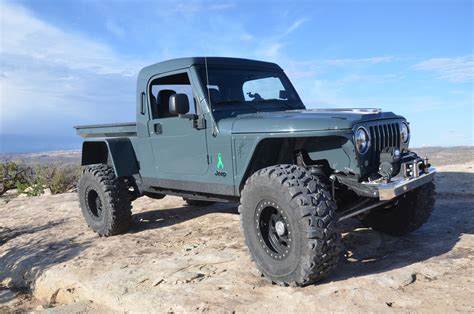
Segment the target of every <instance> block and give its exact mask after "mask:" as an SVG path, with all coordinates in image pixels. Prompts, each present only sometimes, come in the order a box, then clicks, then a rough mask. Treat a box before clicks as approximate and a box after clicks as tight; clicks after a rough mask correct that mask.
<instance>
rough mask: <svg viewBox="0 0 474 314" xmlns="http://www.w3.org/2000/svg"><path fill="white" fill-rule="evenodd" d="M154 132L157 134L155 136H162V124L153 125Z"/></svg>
mask: <svg viewBox="0 0 474 314" xmlns="http://www.w3.org/2000/svg"><path fill="white" fill-rule="evenodd" d="M153 131H154V132H155V134H161V133H163V129H162V127H161V123H155V124H153Z"/></svg>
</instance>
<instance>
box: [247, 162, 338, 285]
mask: <svg viewBox="0 0 474 314" xmlns="http://www.w3.org/2000/svg"><path fill="white" fill-rule="evenodd" d="M335 209H336V205H335V204H334V202H333V201H332V200H331V197H330V194H329V193H328V192H327V191H326V190H325V188H324V187H323V185H322V184H321V182H320V181H319V180H318V179H317V178H316V177H314V176H312V175H311V174H310V173H309V172H308V171H307V170H306V169H304V168H302V167H299V166H295V165H277V166H272V167H268V168H265V169H262V170H259V171H258V172H256V173H255V174H253V175H252V176H251V177H250V178H249V179H248V180H247V182H246V184H245V187H244V189H243V191H242V197H241V205H240V206H239V211H240V217H241V220H240V221H241V228H242V232H243V235H244V238H245V243H246V244H247V247H248V249H249V251H250V255H251V257H252V259H253V261H254V262H255V264H256V266H257V269H258V270H259V271H260V273H261V274H262V275H263V276H264V277H265V278H267V279H268V280H270V281H272V282H274V283H277V284H280V285H293V286H303V285H308V284H311V283H314V282H316V281H318V280H320V279H322V278H324V277H325V276H327V275H328V274H329V273H330V272H331V271H332V270H333V269H334V268H335V266H336V264H337V262H338V258H339V252H340V248H339V242H340V241H339V234H337V233H336V230H335V226H336V215H335Z"/></svg>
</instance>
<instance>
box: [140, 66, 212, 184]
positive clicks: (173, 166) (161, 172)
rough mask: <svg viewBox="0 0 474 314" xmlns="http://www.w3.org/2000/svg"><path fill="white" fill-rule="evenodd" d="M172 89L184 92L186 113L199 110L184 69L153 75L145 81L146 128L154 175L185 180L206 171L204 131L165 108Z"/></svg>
mask: <svg viewBox="0 0 474 314" xmlns="http://www.w3.org/2000/svg"><path fill="white" fill-rule="evenodd" d="M175 93H183V94H186V95H187V96H188V100H189V108H190V109H189V112H188V113H196V114H200V110H197V111H196V109H197V108H196V101H195V96H194V95H195V93H194V92H193V88H192V85H191V83H190V80H189V75H188V73H187V72H182V73H175V74H172V75H166V76H161V77H157V78H155V79H153V80H152V81H151V83H150V85H149V93H148V95H149V97H150V99H149V103H150V113H151V119H150V121H149V122H148V129H149V131H150V141H151V146H152V150H153V155H154V158H155V165H156V168H157V172H156V173H157V175H158V178H163V179H173V180H185V179H186V178H185V177H186V176H202V175H205V174H206V173H207V170H208V156H207V143H206V132H205V129H197V128H195V127H194V126H193V121H192V120H191V119H189V118H180V117H178V116H176V115H173V114H171V113H170V112H169V107H168V104H169V98H170V96H171V95H173V94H175Z"/></svg>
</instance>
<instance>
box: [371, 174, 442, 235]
mask: <svg viewBox="0 0 474 314" xmlns="http://www.w3.org/2000/svg"><path fill="white" fill-rule="evenodd" d="M435 190H436V187H435V184H434V183H433V182H430V183H427V184H425V185H424V186H421V187H419V188H418V189H416V190H413V191H411V192H408V193H406V194H405V195H404V196H402V197H400V199H399V203H398V204H396V205H393V206H392V207H391V208H389V209H380V210H374V211H372V212H370V213H369V214H368V215H366V216H365V217H364V218H363V219H362V223H363V224H364V225H365V226H367V227H371V228H372V229H374V230H377V231H381V232H384V233H387V234H389V235H393V236H401V235H405V234H407V233H410V232H413V231H415V230H417V229H418V228H420V227H421V226H422V225H423V224H424V223H425V222H426V221H428V218H429V217H430V215H431V213H432V212H433V208H434V204H435V200H436V191H435Z"/></svg>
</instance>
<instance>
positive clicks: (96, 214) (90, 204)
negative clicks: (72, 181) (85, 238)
mask: <svg viewBox="0 0 474 314" xmlns="http://www.w3.org/2000/svg"><path fill="white" fill-rule="evenodd" d="M78 194H79V204H80V206H81V209H82V214H83V216H84V218H85V220H86V222H87V225H88V226H89V227H90V228H91V229H92V230H94V231H95V232H97V233H98V234H99V235H101V236H112V235H116V234H119V233H122V232H125V231H127V230H128V228H129V226H130V223H131V220H132V212H131V209H132V205H131V201H130V195H129V189H128V187H127V184H126V182H125V181H124V180H123V179H122V178H117V177H116V176H115V173H114V170H113V169H112V167H110V166H107V165H93V166H88V167H86V168H85V169H84V171H83V173H82V176H81V178H80V179H79V184H78Z"/></svg>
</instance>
